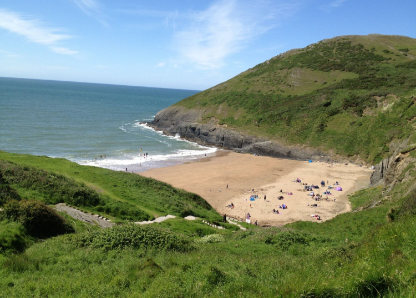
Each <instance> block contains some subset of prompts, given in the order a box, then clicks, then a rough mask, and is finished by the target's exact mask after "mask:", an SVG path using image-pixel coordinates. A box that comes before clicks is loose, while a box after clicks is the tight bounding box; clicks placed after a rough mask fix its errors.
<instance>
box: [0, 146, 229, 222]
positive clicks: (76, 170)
mask: <svg viewBox="0 0 416 298" xmlns="http://www.w3.org/2000/svg"><path fill="white" fill-rule="evenodd" d="M0 160H2V161H1V164H2V166H1V167H0V170H1V171H2V173H3V176H4V177H5V178H7V179H8V180H9V181H10V186H12V187H13V188H15V189H16V190H17V191H18V193H20V195H21V196H22V197H29V198H30V197H33V198H36V199H39V200H43V201H45V202H46V203H48V204H52V203H53V204H56V203H59V202H66V203H68V204H71V205H73V206H77V207H80V208H81V209H84V210H87V211H91V212H94V213H100V214H104V215H106V216H108V217H110V218H113V219H114V218H115V217H117V218H120V219H125V220H129V221H139V220H146V219H151V218H153V217H157V216H159V215H166V214H172V215H177V216H187V215H195V216H198V217H204V218H207V219H210V220H213V221H218V220H221V217H220V215H219V214H218V213H217V212H216V211H215V210H214V209H212V207H211V206H210V205H209V204H208V203H207V202H206V201H205V200H203V199H202V198H201V197H199V196H197V195H195V194H191V193H187V192H185V191H182V190H178V189H175V188H173V187H172V186H170V185H168V184H166V183H162V182H159V181H156V180H154V179H150V178H145V177H142V176H139V175H136V174H131V173H125V172H116V171H111V170H107V169H102V168H96V167H84V166H80V165H78V164H76V163H73V162H70V161H68V160H65V159H55V158H48V157H44V156H30V155H19V154H12V153H6V152H0ZM53 185H54V186H53Z"/></svg>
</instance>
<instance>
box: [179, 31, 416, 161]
mask: <svg viewBox="0 0 416 298" xmlns="http://www.w3.org/2000/svg"><path fill="white" fill-rule="evenodd" d="M394 48H396V49H397V50H394ZM400 49H408V51H407V50H406V51H401V50H400ZM386 51H390V52H391V53H390V52H389V53H387V52H386ZM404 53H405V54H406V55H407V56H405V55H403V54H404ZM397 55H398V56H397ZM414 56H416V41H415V40H414V39H411V38H406V37H397V36H382V35H370V36H345V37H339V38H334V39H331V40H326V41H322V42H319V43H316V44H313V45H310V46H308V47H306V48H304V49H299V50H295V51H292V52H290V53H288V54H283V55H280V56H276V57H274V58H272V59H270V60H268V61H266V62H264V63H261V64H259V65H257V66H255V67H253V68H251V69H249V70H247V71H246V72H243V73H241V74H240V75H238V76H236V77H234V78H232V79H230V80H228V81H226V82H224V83H222V84H219V85H217V86H215V87H213V88H210V89H208V90H205V91H203V92H200V93H198V94H196V95H193V96H191V97H189V98H186V99H184V100H182V101H180V102H178V103H177V104H176V105H178V106H182V107H185V108H187V109H199V110H201V111H202V120H201V122H203V123H204V122H207V121H208V120H211V119H217V122H218V123H219V124H223V125H227V127H229V128H232V129H235V130H238V131H241V132H243V133H248V134H251V135H254V136H261V137H266V138H268V139H272V140H276V141H278V142H282V143H285V144H301V145H307V146H310V147H315V148H320V149H322V150H324V151H331V152H333V153H337V154H340V155H343V156H349V157H359V158H360V159H361V160H363V161H365V162H368V163H377V162H379V161H380V160H381V159H383V158H385V157H387V156H389V155H390V154H392V151H391V150H390V148H389V145H390V144H392V143H394V142H399V141H403V140H405V139H406V138H409V137H411V135H412V134H413V132H414V125H415V122H414V121H415V118H414V115H415V113H416V104H415V101H414V96H416V83H415V82H416V63H415V62H414V61H413V58H412V57H414ZM392 57H394V58H392Z"/></svg>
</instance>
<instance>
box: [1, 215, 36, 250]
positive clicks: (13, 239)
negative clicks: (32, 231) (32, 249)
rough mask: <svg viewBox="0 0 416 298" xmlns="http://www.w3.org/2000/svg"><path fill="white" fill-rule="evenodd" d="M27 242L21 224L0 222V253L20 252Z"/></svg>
mask: <svg viewBox="0 0 416 298" xmlns="http://www.w3.org/2000/svg"><path fill="white" fill-rule="evenodd" d="M29 242H30V241H29V239H28V236H27V235H26V232H25V229H24V227H23V225H22V224H20V223H18V222H8V221H2V222H0V253H7V252H12V253H15V252H22V251H23V250H24V249H25V248H26V247H27V245H28V244H29Z"/></svg>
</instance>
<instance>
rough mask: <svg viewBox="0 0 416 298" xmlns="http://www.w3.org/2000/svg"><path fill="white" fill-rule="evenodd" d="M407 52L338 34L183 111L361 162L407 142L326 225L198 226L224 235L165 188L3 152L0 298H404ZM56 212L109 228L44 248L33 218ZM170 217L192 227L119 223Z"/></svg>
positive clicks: (410, 259) (409, 197) (415, 287)
mask: <svg viewBox="0 0 416 298" xmlns="http://www.w3.org/2000/svg"><path fill="white" fill-rule="evenodd" d="M415 54H416V42H415V41H414V40H413V39H409V38H405V37H395V36H378V35H372V36H368V37H341V38H337V39H333V40H329V41H324V42H321V43H318V44H315V45H312V46H310V47H307V48H305V49H302V50H295V51H292V52H290V53H286V54H285V55H281V56H278V57H275V58H273V59H271V60H270V61H268V62H266V63H263V64H260V65H258V66H256V67H254V68H253V69H251V70H249V71H247V72H245V73H243V74H241V75H240V76H237V77H236V78H234V79H231V80H230V81H228V82H225V83H223V84H221V85H219V86H216V87H214V88H212V89H210V90H207V91H205V92H202V93H200V94H199V95H196V96H194V97H191V98H188V99H186V100H184V101H182V102H180V103H179V105H182V106H186V107H189V108H200V109H203V110H204V112H205V121H212V120H211V117H215V118H217V119H218V120H219V122H220V123H222V124H227V125H228V126H232V127H234V128H236V129H240V130H242V131H245V132H250V133H252V134H256V135H262V136H267V137H270V138H274V139H278V140H284V141H285V142H288V143H295V144H308V145H309V146H317V147H322V148H325V149H327V150H335V151H336V152H337V153H339V154H345V155H359V156H360V157H361V158H364V159H366V160H368V161H377V160H380V159H381V158H383V157H391V154H392V152H393V146H394V143H395V142H397V141H400V140H403V139H408V141H407V143H406V144H405V145H403V146H398V147H397V148H400V150H399V151H397V150H396V153H397V155H395V156H393V157H391V158H390V159H389V160H388V162H387V161H386V163H385V164H384V165H383V166H384V167H383V170H382V172H383V177H384V184H381V185H378V186H373V187H371V188H368V189H365V190H362V191H359V192H357V193H355V194H354V195H352V196H350V201H351V206H352V209H353V211H352V212H350V213H345V214H341V215H338V216H337V217H335V218H333V219H331V220H328V221H326V222H322V223H318V222H296V223H293V224H289V225H286V226H285V227H273V228H266V229H262V228H256V227H250V228H249V229H248V230H247V231H242V230H237V228H236V226H233V225H231V224H222V225H223V226H224V227H226V229H222V230H218V229H214V228H212V227H210V226H208V225H206V224H204V223H203V222H202V220H203V219H205V220H208V221H211V222H216V223H218V224H220V223H219V221H220V220H221V216H220V215H219V214H218V213H217V212H215V211H214V210H213V209H212V208H211V207H210V206H209V204H208V203H207V202H205V201H204V200H203V199H202V198H200V197H199V196H196V195H194V194H190V193H187V192H185V191H181V190H177V189H174V188H173V187H171V186H170V185H167V184H165V183H161V182H158V181H155V180H152V179H146V178H143V177H140V176H138V175H134V174H129V173H124V172H114V171H110V170H106V169H101V168H95V167H87V166H80V165H77V164H75V163H72V162H69V161H66V160H63V159H52V158H47V157H37V156H30V155H19V154H10V153H5V152H0V208H1V209H2V210H1V211H0V297H413V296H414V293H415V292H416V257H415V256H416V167H415V161H416V135H415V133H414V126H415V123H414V121H415V118H416V117H415V115H416V111H415V109H416V107H415V106H416V105H415V99H414V92H415V85H414V84H415V82H416V80H415V76H416V64H415V63H414V62H413V59H414V57H413V55H415ZM285 75H286V77H285ZM315 81H316V82H315ZM289 85H290V86H289ZM246 88H247V89H246ZM289 95H290V96H289ZM28 200H29V201H28ZM33 200H35V201H36V202H33ZM41 202H43V203H41ZM58 202H66V203H68V204H72V205H74V206H77V207H78V208H80V209H82V210H84V211H90V212H94V213H100V214H104V215H106V216H107V217H110V218H111V219H112V220H113V222H116V223H117V225H116V226H115V227H113V228H108V229H105V230H101V229H98V228H94V227H92V226H90V225H87V224H85V223H82V222H79V221H77V220H74V219H71V218H69V217H68V216H67V215H64V214H62V217H64V219H63V218H58V219H59V221H60V223H62V224H63V225H64V226H65V227H66V230H64V231H60V232H59V234H61V232H62V233H66V234H64V235H60V236H57V237H51V238H48V239H39V238H40V237H41V238H44V237H49V236H50V235H40V234H37V233H33V231H34V230H35V231H36V229H34V228H39V227H40V226H39V224H46V226H43V227H42V231H44V230H45V229H46V230H47V229H49V228H48V227H50V225H51V223H52V224H53V222H54V221H50V222H41V223H39V222H38V221H36V220H35V219H36V218H35V217H33V216H32V215H33V212H32V211H36V212H35V213H36V214H35V215H38V214H44V215H45V214H46V215H48V216H51V217H52V218H53V219H54V220H56V219H57V217H56V216H55V213H52V212H50V210H49V209H47V208H49V207H47V206H46V205H45V204H44V203H46V204H55V203H58ZM28 207H30V208H28ZM32 207H33V208H32ZM29 209H30V210H29ZM32 209H33V210H32ZM37 211H39V212H37ZM167 213H170V214H174V215H178V216H185V215H188V214H192V215H196V216H198V217H200V218H199V219H197V220H195V221H187V220H185V219H183V218H179V217H178V218H175V219H169V220H167V221H164V222H162V223H160V224H152V225H151V226H144V227H143V226H137V225H131V224H128V223H126V222H128V221H132V220H141V219H150V218H153V217H154V216H159V215H165V214H167ZM53 225H54V224H53ZM68 225H69V226H68ZM51 230H52V229H51ZM68 232H70V233H68Z"/></svg>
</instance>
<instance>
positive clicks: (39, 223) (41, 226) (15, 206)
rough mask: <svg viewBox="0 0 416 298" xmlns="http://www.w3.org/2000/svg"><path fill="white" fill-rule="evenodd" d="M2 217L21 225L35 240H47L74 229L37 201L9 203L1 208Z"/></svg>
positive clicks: (71, 231)
mask: <svg viewBox="0 0 416 298" xmlns="http://www.w3.org/2000/svg"><path fill="white" fill-rule="evenodd" d="M3 216H4V217H5V218H7V219H9V220H12V221H16V222H19V223H21V224H22V225H23V226H24V227H25V229H26V231H27V233H28V234H29V235H31V236H34V237H37V238H48V237H53V236H57V235H60V234H65V233H73V232H74V229H73V227H72V226H71V225H69V224H68V223H67V222H66V221H65V219H63V218H62V217H61V216H60V215H59V214H58V213H56V212H55V211H54V210H52V209H51V208H49V207H48V206H46V205H45V204H44V203H42V202H38V201H27V200H22V201H15V200H12V201H9V202H8V203H6V204H5V205H4V207H3Z"/></svg>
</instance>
